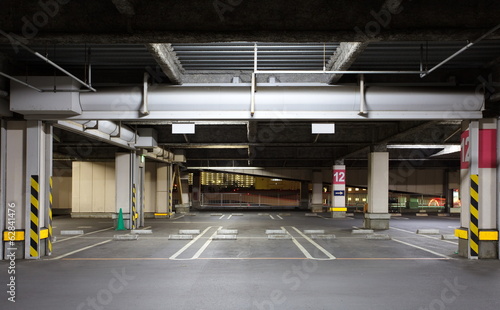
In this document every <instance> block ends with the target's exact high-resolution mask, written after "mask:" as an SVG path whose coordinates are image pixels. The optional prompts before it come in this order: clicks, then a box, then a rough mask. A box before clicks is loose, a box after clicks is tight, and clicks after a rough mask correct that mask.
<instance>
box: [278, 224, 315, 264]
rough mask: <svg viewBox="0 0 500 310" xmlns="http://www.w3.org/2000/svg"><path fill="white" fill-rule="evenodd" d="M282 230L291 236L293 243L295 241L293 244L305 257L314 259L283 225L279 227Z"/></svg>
mask: <svg viewBox="0 0 500 310" xmlns="http://www.w3.org/2000/svg"><path fill="white" fill-rule="evenodd" d="M281 229H282V230H284V231H285V232H286V233H287V234H288V235H290V237H292V241H293V243H295V245H296V246H297V247H298V248H299V250H300V251H301V252H302V253H303V254H304V256H305V257H307V258H309V259H314V257H312V255H311V253H309V252H308V251H307V250H306V249H305V248H304V247H303V246H302V244H300V243H299V242H298V241H297V239H295V238H294V237H293V236H292V235H291V234H290V233H289V232H288V231H287V230H286V229H285V227H281Z"/></svg>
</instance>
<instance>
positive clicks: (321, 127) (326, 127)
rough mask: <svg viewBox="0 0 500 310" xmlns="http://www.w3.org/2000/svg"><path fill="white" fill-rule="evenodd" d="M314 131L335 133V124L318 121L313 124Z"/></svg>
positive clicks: (317, 132) (315, 132) (314, 132)
mask: <svg viewBox="0 0 500 310" xmlns="http://www.w3.org/2000/svg"><path fill="white" fill-rule="evenodd" d="M312 133H313V134H333V133H335V124H334V123H331V124H325V123H318V124H312Z"/></svg>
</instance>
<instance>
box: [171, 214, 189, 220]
mask: <svg viewBox="0 0 500 310" xmlns="http://www.w3.org/2000/svg"><path fill="white" fill-rule="evenodd" d="M184 216H186V215H185V214H183V215H181V216H179V217H175V218H173V219H172V220H173V221H175V220H178V219H181V218H183V217H184Z"/></svg>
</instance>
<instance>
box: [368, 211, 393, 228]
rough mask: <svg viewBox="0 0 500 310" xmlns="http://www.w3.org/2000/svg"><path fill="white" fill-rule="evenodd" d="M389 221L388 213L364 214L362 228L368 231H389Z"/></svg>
mask: <svg viewBox="0 0 500 310" xmlns="http://www.w3.org/2000/svg"><path fill="white" fill-rule="evenodd" d="M390 219H391V215H390V214H389V213H365V220H364V222H363V226H364V228H368V229H377V230H385V229H389V221H390Z"/></svg>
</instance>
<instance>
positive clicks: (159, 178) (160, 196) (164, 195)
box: [155, 163, 173, 217]
mask: <svg viewBox="0 0 500 310" xmlns="http://www.w3.org/2000/svg"><path fill="white" fill-rule="evenodd" d="M172 178H173V169H172V164H166V163H158V166H157V171H156V209H155V210H156V212H155V217H170V216H171V215H172V187H173V179H172Z"/></svg>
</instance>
